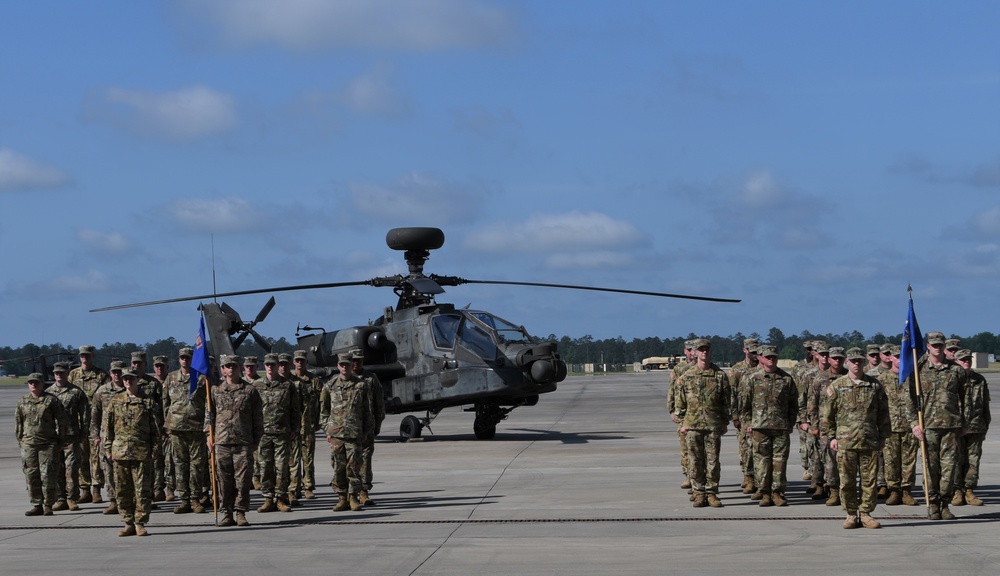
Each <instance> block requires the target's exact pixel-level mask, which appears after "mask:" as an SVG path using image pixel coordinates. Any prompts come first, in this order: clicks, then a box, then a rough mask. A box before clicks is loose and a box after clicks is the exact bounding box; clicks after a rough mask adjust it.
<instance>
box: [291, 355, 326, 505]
mask: <svg viewBox="0 0 1000 576" xmlns="http://www.w3.org/2000/svg"><path fill="white" fill-rule="evenodd" d="M292 362H293V363H294V364H295V372H294V374H293V375H292V380H293V381H294V382H295V385H296V386H297V387H298V390H299V397H300V398H301V399H302V416H301V420H302V424H301V428H300V429H299V441H298V445H299V457H298V458H297V459H295V460H293V463H294V464H293V468H292V482H291V485H290V486H289V491H290V492H294V493H295V494H296V496H302V497H304V498H305V499H306V500H312V499H313V498H315V497H316V494H315V492H314V491H315V490H316V431H317V430H319V425H320V423H319V394H320V390H322V384H321V383H320V381H319V378H314V377H313V376H312V374H310V373H309V370H307V368H308V366H309V364H308V361H307V358H306V351H305V350H296V351H295V353H294V354H293V355H292Z"/></svg>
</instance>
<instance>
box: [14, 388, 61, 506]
mask: <svg viewBox="0 0 1000 576" xmlns="http://www.w3.org/2000/svg"><path fill="white" fill-rule="evenodd" d="M43 378H44V376H43V375H42V374H40V373H38V372H33V373H32V374H30V375H28V393H27V394H26V395H25V396H24V397H23V398H21V399H20V400H18V402H17V407H16V408H15V409H14V426H15V430H14V434H15V436H16V437H17V442H18V444H20V445H21V465H22V467H23V468H24V480H25V483H26V484H27V485H28V496H29V497H30V498H31V509H30V510H28V511H27V512H25V513H24V515H25V516H41V515H43V514H44V515H45V516H51V515H52V506H53V505H54V504H55V503H56V499H57V498H58V497H59V465H58V459H59V458H61V457H62V454H61V451H62V449H63V446H65V445H66V430H67V427H68V426H67V423H66V414H65V412H64V411H63V407H62V403H61V402H59V399H58V398H56V397H55V396H53V395H52V394H49V393H48V392H46V391H45V382H44V380H43Z"/></svg>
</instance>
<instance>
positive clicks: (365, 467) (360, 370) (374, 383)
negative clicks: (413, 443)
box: [351, 350, 385, 506]
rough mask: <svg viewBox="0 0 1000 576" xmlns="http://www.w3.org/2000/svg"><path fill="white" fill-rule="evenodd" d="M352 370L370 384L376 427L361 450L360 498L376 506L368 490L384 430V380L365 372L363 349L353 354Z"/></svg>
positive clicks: (363, 504)
mask: <svg viewBox="0 0 1000 576" xmlns="http://www.w3.org/2000/svg"><path fill="white" fill-rule="evenodd" d="M351 361H352V363H353V366H351V369H352V371H353V372H354V373H355V374H357V375H358V376H360V377H361V379H362V380H364V381H365V384H366V385H367V386H368V404H369V405H370V406H371V407H372V416H373V417H374V419H375V421H374V424H375V428H374V429H373V430H372V433H371V434H369V435H368V439H367V440H365V441H364V444H363V446H362V450H361V458H362V462H361V485H362V488H361V492H360V493H359V494H358V499H359V500H360V501H361V505H362V506H374V505H375V501H374V500H372V499H371V498H369V497H368V492H370V491H371V489H372V487H373V486H374V485H373V484H372V456H373V455H374V454H375V437H376V436H378V435H379V433H380V432H381V431H382V421H383V420H385V392H383V390H382V382H381V381H380V380H379V379H378V375H377V374H367V373H365V368H364V362H365V354H364V352H362V351H361V350H355V351H354V353H353V354H352V355H351Z"/></svg>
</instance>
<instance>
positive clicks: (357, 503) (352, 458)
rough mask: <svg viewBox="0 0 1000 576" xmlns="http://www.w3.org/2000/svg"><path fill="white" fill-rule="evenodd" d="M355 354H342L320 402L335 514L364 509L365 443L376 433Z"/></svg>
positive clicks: (368, 396) (324, 388)
mask: <svg viewBox="0 0 1000 576" xmlns="http://www.w3.org/2000/svg"><path fill="white" fill-rule="evenodd" d="M353 353H354V351H353V350H350V351H347V352H343V353H341V354H340V356H339V358H338V360H337V370H338V371H339V374H338V375H337V376H335V377H334V378H332V379H331V380H330V381H328V382H327V383H326V384H324V386H323V392H322V393H321V399H320V411H321V417H322V419H323V422H324V428H325V430H326V441H327V443H328V444H329V445H330V459H331V464H332V465H333V487H334V490H336V492H337V497H338V500H337V504H336V505H334V507H333V510H334V512H342V511H344V510H347V509H348V508H350V509H351V510H355V511H357V510H363V509H364V507H363V506H362V504H361V500H360V493H361V489H362V488H363V481H362V476H361V460H362V450H363V445H364V442H365V440H367V438H368V436H369V435H371V434H372V433H374V430H375V425H374V420H375V419H374V416H373V414H372V409H371V404H370V403H369V398H370V392H369V390H368V386H367V383H366V382H365V381H364V380H363V379H362V378H361V377H359V376H358V375H356V374H354V362H353V359H352V354H353ZM357 353H359V354H360V351H357Z"/></svg>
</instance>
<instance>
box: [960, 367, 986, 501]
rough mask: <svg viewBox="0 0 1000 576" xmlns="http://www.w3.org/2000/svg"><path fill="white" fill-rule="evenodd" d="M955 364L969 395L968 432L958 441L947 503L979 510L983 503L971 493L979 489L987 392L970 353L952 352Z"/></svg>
mask: <svg viewBox="0 0 1000 576" xmlns="http://www.w3.org/2000/svg"><path fill="white" fill-rule="evenodd" d="M955 362H956V363H957V364H958V365H959V366H961V367H962V369H963V370H965V374H966V376H967V377H968V380H969V392H968V394H967V395H966V397H965V398H966V400H965V414H966V418H965V428H966V429H967V430H968V432H967V433H966V434H965V436H962V437H961V438H960V439H959V456H960V458H959V467H958V474H957V475H956V477H955V485H956V486H955V496H954V497H953V498H952V500H951V503H952V505H961V504H968V505H970V506H982V505H983V501H982V499H980V498H978V497H977V496H976V494H975V492H974V490H975V489H976V487H977V486H979V461H980V460H981V459H982V457H983V440H985V439H986V432H987V431H988V430H989V428H990V389H989V387H988V386H987V385H986V378H985V377H984V376H983V375H982V374H980V373H979V372H976V371H975V370H973V369H972V351H971V350H959V351H958V352H955ZM956 502H958V504H956Z"/></svg>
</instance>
